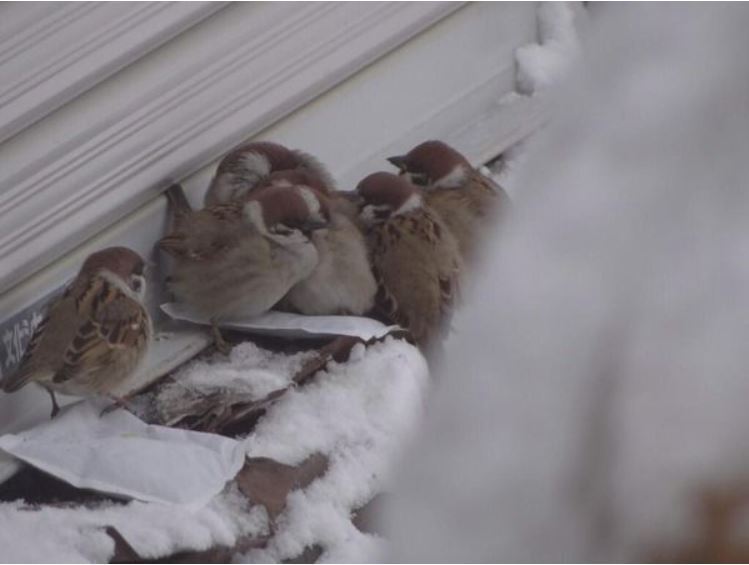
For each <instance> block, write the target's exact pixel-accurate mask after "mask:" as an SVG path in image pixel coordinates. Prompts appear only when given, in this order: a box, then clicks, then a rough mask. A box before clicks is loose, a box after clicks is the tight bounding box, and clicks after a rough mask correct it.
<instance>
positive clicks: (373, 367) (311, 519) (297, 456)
mask: <svg viewBox="0 0 749 565" xmlns="http://www.w3.org/2000/svg"><path fill="white" fill-rule="evenodd" d="M313 355H315V353H314V352H303V353H296V354H292V355H285V354H282V353H274V352H270V351H267V350H265V349H262V348H260V347H258V346H257V345H254V344H253V343H249V342H246V343H242V344H239V345H237V346H236V347H235V348H234V349H233V350H232V352H231V354H230V356H229V357H228V358H226V357H225V356H223V355H220V354H216V355H214V356H213V357H210V358H206V359H198V360H194V361H192V362H190V363H188V364H186V365H185V366H184V367H183V368H182V369H180V371H178V373H177V374H176V375H175V383H173V384H170V385H168V386H167V387H165V389H164V391H163V392H162V393H161V394H160V395H159V396H158V397H157V400H158V402H160V403H169V402H176V401H178V400H179V398H180V396H179V395H180V394H201V393H203V394H205V393H209V392H211V391H215V390H217V389H222V390H225V391H233V392H236V393H237V394H244V393H247V394H249V395H250V396H251V397H253V398H254V397H261V396H264V395H265V394H267V393H268V392H271V391H272V390H276V389H278V388H281V387H284V386H286V385H288V384H289V382H290V380H291V377H292V376H293V375H294V374H295V373H296V372H297V371H298V370H299V369H300V368H301V367H302V365H303V364H304V362H305V361H306V360H308V359H309V358H310V357H312V356H313ZM427 384H428V371H427V366H426V361H425V360H424V358H423V356H422V355H421V353H419V351H418V350H417V349H416V348H415V347H413V346H412V345H410V344H408V343H406V342H405V341H402V340H396V339H394V338H387V339H386V340H384V341H383V342H381V343H376V344H373V345H370V346H368V347H365V346H364V345H363V344H358V345H356V346H354V348H353V350H352V352H351V355H350V358H349V360H348V361H347V362H346V363H337V362H334V361H332V362H330V363H329V364H328V367H327V369H326V370H324V371H320V372H318V373H317V374H316V376H315V377H314V379H313V381H312V382H310V383H309V384H306V385H304V386H300V387H298V388H294V389H292V390H290V391H289V392H288V393H287V394H286V395H285V396H284V397H283V399H282V400H280V401H279V402H278V403H277V404H275V405H273V406H272V407H271V408H270V409H269V411H268V413H267V414H266V415H265V416H264V417H263V418H261V420H260V421H259V423H258V425H257V427H256V429H255V431H254V432H253V433H251V434H250V435H249V436H248V437H247V438H244V440H243V441H244V447H245V448H246V452H247V455H248V456H251V457H272V458H274V459H276V460H278V461H280V462H282V463H287V464H291V465H294V464H297V463H300V462H301V461H302V460H304V459H305V458H306V457H307V456H309V455H312V454H313V453H323V454H324V455H326V456H327V457H328V459H329V467H328V471H327V473H326V474H325V475H324V476H323V477H321V478H319V479H317V480H315V481H314V482H313V483H312V484H310V485H309V486H308V487H307V488H306V489H304V490H301V491H295V492H293V493H292V494H291V496H289V498H288V507H287V509H286V511H285V512H283V513H282V514H281V515H280V516H279V518H278V523H277V524H275V526H274V530H273V531H274V532H275V537H274V538H273V539H272V541H271V543H270V545H269V546H268V548H267V549H265V550H262V551H252V552H250V553H248V554H247V555H245V556H243V559H246V560H249V561H253V562H255V561H268V560H272V561H278V560H281V559H285V558H290V557H295V556H297V555H299V554H300V553H301V552H302V551H303V550H304V548H305V547H306V546H309V545H315V544H319V545H321V546H322V547H323V548H324V550H325V552H324V554H323V556H322V559H323V560H325V561H342V560H343V561H352V560H353V561H364V560H368V559H369V558H370V557H371V556H372V555H374V554H375V553H376V552H377V551H378V550H379V549H381V547H382V541H381V540H380V539H379V538H378V537H376V536H374V535H371V534H365V533H362V532H360V531H359V530H357V529H356V528H355V527H354V526H353V525H352V523H351V515H352V513H353V512H354V511H355V510H356V509H358V508H360V507H361V506H363V505H364V504H366V503H367V502H368V501H369V500H370V499H371V498H372V497H373V496H374V495H375V494H377V493H379V492H382V491H383V490H384V489H385V488H386V485H387V480H388V477H389V473H390V470H391V465H392V464H393V461H394V460H395V459H396V458H397V457H398V456H399V454H400V451H399V450H400V446H401V445H402V442H403V440H404V438H408V437H409V434H410V433H411V430H412V429H413V428H414V426H415V424H416V423H417V422H418V421H419V420H420V418H421V415H422V408H423V407H422V405H423V400H424V396H425V394H426V390H427ZM124 464H127V465H141V466H142V465H146V464H147V462H145V461H128V462H126V463H124ZM106 526H113V527H115V528H116V529H117V530H118V531H119V532H120V533H121V534H122V536H123V537H124V538H125V539H126V540H127V541H128V542H129V543H130V544H131V545H132V546H133V548H134V549H135V550H136V551H137V552H138V554H139V555H141V556H142V557H144V558H149V557H152V558H155V557H159V556H164V555H168V554H170V553H173V552H176V551H184V550H203V549H208V548H210V547H212V546H216V545H222V546H232V545H234V544H235V543H236V541H237V539H238V538H239V537H240V536H246V535H250V536H260V535H264V534H266V533H267V532H268V531H269V524H268V517H267V513H266V511H265V509H264V508H263V507H262V506H254V507H252V508H250V506H249V503H248V501H247V499H246V498H245V497H244V496H242V495H240V494H239V492H238V491H237V489H236V487H235V486H233V485H230V486H228V487H227V488H226V489H224V491H223V492H222V493H221V494H220V495H218V496H217V497H215V498H214V499H213V500H212V501H211V502H210V503H209V504H208V505H207V506H205V507H203V508H201V509H199V510H197V511H187V510H185V509H184V508H180V507H176V506H171V505H166V504H158V503H143V502H130V503H128V504H114V503H110V502H107V503H101V504H98V505H96V506H94V507H90V508H65V507H43V508H33V509H32V508H27V507H26V506H24V504H23V503H21V502H13V503H6V504H0V548H2V550H0V557H1V558H2V560H3V561H32V562H33V561H36V562H50V561H55V562H58V561H59V562H66V561H67V562H80V561H84V562H88V561H94V562H101V561H106V560H107V559H109V558H110V557H111V556H112V552H113V544H112V541H111V538H109V536H107V535H106V534H105V532H104V530H103V528H104V527H106ZM39 532H44V535H39V534H38V533H39Z"/></svg>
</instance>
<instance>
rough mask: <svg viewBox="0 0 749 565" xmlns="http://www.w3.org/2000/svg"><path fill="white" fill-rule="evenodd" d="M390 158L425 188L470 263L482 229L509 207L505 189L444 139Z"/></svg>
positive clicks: (428, 202)
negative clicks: (475, 167)
mask: <svg viewBox="0 0 749 565" xmlns="http://www.w3.org/2000/svg"><path fill="white" fill-rule="evenodd" d="M388 161H389V162H390V163H391V164H393V165H395V166H396V167H397V168H398V169H399V171H400V174H401V175H403V176H405V177H406V178H408V180H409V181H410V182H412V183H413V184H415V185H417V186H420V187H422V188H423V189H424V192H425V201H426V203H427V204H428V205H429V206H430V207H431V208H433V209H434V210H435V211H436V212H437V213H438V214H439V215H440V216H441V217H442V219H443V220H444V222H445V224H446V225H447V227H448V228H449V229H450V231H451V232H452V233H453V235H454V236H455V238H456V239H457V240H458V244H459V246H460V251H461V254H462V256H463V258H464V259H465V260H466V261H469V262H470V260H472V259H473V258H474V257H475V256H476V253H477V251H478V248H479V245H480V244H481V235H482V232H483V231H484V230H486V229H490V228H491V226H492V225H493V224H494V223H495V222H496V221H497V218H498V215H499V214H500V213H501V212H502V211H504V210H506V209H507V208H508V207H509V204H510V199H509V197H508V196H507V194H506V193H505V191H504V189H502V187H500V186H499V185H498V184H496V183H495V182H494V181H492V180H491V179H489V178H488V177H486V176H484V175H482V174H481V173H480V172H479V171H477V170H476V169H474V168H473V167H472V166H471V164H470V163H469V162H468V159H466V158H465V157H464V156H463V155H462V154H460V153H459V152H458V151H456V150H455V149H453V148H452V147H450V146H449V145H447V144H446V143H444V142H442V141H425V142H424V143H422V144H420V145H417V146H416V147H414V148H413V149H411V151H409V152H408V153H406V154H405V155H399V156H395V157H389V158H388Z"/></svg>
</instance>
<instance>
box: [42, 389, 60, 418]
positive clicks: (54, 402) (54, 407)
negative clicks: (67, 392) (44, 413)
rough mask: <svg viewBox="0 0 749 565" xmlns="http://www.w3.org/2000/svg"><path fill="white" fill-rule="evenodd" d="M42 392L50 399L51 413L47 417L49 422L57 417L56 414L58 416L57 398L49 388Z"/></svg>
mask: <svg viewBox="0 0 749 565" xmlns="http://www.w3.org/2000/svg"><path fill="white" fill-rule="evenodd" d="M44 390H46V391H47V393H48V394H49V397H50V398H51V399H52V413H51V414H50V415H49V419H50V420H51V419H52V418H54V417H55V416H57V414H59V412H60V405H59V404H57V397H55V392H54V391H53V390H52V389H51V388H47V387H46V386H45V387H44Z"/></svg>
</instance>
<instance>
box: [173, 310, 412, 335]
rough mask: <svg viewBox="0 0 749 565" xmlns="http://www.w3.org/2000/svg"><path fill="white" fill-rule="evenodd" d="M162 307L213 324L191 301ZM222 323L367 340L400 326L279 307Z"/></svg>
mask: <svg viewBox="0 0 749 565" xmlns="http://www.w3.org/2000/svg"><path fill="white" fill-rule="evenodd" d="M161 309H162V310H163V311H164V312H165V313H166V314H167V315H168V316H169V317H171V318H174V319H175V320H183V321H186V322H192V323H194V324H203V325H209V324H210V322H209V320H208V319H207V318H205V317H202V316H200V315H198V314H196V313H195V312H192V311H191V310H190V308H189V307H188V306H187V305H185V304H182V303H179V302H168V303H166V304H162V305H161ZM221 327H222V328H226V329H230V330H238V331H244V332H250V333H260V334H265V335H275V336H278V337H286V338H311V337H324V336H332V335H350V336H354V337H359V338H361V339H363V340H365V341H366V340H369V339H372V338H378V337H382V336H384V335H386V334H388V333H390V332H391V331H393V330H395V329H398V326H386V325H385V324H383V323H382V322H378V321H377V320H373V319H372V318H365V317H364V316H305V315H303V314H291V313H288V312H276V311H271V312H268V313H267V314H263V315H262V316H257V317H255V318H251V319H246V320H231V321H226V322H222V323H221Z"/></svg>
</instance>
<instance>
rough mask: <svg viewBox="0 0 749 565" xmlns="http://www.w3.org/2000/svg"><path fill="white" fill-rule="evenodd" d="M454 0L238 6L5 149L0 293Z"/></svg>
mask: <svg viewBox="0 0 749 565" xmlns="http://www.w3.org/2000/svg"><path fill="white" fill-rule="evenodd" d="M457 7H458V5H457V4H454V3H430V2H418V3H410V2H403V3H386V2H372V3H298V4H295V3H262V2H261V3H251V2H248V3H238V4H232V5H231V6H230V7H228V8H226V9H223V10H221V11H220V12H218V13H216V14H215V15H214V16H212V17H211V18H208V19H207V20H205V21H204V22H203V23H202V24H201V25H199V26H194V27H193V28H191V29H190V30H188V31H186V32H185V33H182V34H180V35H179V36H177V37H176V38H175V39H174V40H172V41H170V42H169V43H167V44H166V45H164V46H163V47H162V48H160V49H158V50H156V51H155V52H153V53H151V54H149V55H148V56H147V57H145V58H143V59H142V60H141V61H138V63H137V64H133V65H130V66H129V67H127V68H125V69H123V70H122V71H121V72H120V73H117V74H116V75H115V76H113V77H111V78H110V79H109V80H107V81H104V82H103V83H101V84H99V85H97V87H95V88H94V89H92V90H90V91H88V92H86V93H85V94H83V95H81V96H79V97H78V98H76V99H75V100H74V101H72V102H70V103H69V104H67V105H66V106H64V107H63V108H61V109H60V110H58V111H57V112H55V113H53V114H51V115H50V116H48V117H47V118H45V119H42V120H40V121H38V122H36V123H35V124H34V125H33V126H31V127H30V128H27V129H25V130H24V131H23V132H21V133H19V134H18V135H16V136H14V137H13V138H11V139H10V140H8V141H6V142H5V143H4V144H3V145H2V146H0V159H1V160H2V162H3V167H2V168H1V169H0V226H2V230H0V264H2V265H3V271H2V272H1V273H0V290H3V289H7V288H9V287H10V286H11V285H13V284H15V283H17V282H19V281H20V280H21V279H22V278H24V277H26V276H28V275H29V274H30V273H32V272H34V271H35V270H37V269H39V268H40V267H42V266H43V265H45V264H46V263H48V262H49V261H51V260H53V259H54V258H55V257H58V256H59V255H60V254H61V253H64V252H65V251H68V250H70V249H72V248H73V247H74V246H75V245H77V244H79V243H81V242H82V241H84V240H85V239H86V238H87V237H90V236H92V235H94V234H95V233H96V232H98V231H100V230H101V229H103V228H104V227H105V226H107V225H109V224H111V222H112V221H114V220H116V219H117V218H119V217H122V216H123V215H125V214H127V213H128V212H130V211H132V210H134V209H135V208H137V207H138V206H139V205H141V204H143V203H144V202H146V201H147V200H149V199H150V198H153V197H154V196H155V195H156V194H157V192H158V190H160V188H162V187H163V186H164V184H165V183H166V182H168V179H170V178H172V179H173V178H180V177H183V176H184V175H186V174H188V173H190V172H192V171H194V170H195V169H196V168H198V167H199V166H201V165H203V164H205V163H206V162H208V161H210V160H211V159H213V158H215V157H217V156H218V155H219V154H221V153H223V152H224V151H226V150H227V149H229V147H231V146H232V145H233V144H235V143H236V142H238V141H239V140H240V139H242V138H244V137H247V136H249V135H252V134H253V133H256V132H258V131H260V130H261V129H262V128H264V127H267V126H268V125H270V124H271V123H274V122H276V121H278V120H279V119H281V118H282V117H284V116H285V115H287V114H288V113H290V112H291V111H293V110H294V109H296V108H298V107H299V106H300V105H302V104H304V103H306V102H308V101H309V100H311V99H313V98H314V97H316V96H318V95H319V94H320V93H322V92H324V91H325V90H327V89H328V88H330V87H332V86H334V85H335V84H337V83H339V82H340V81H341V80H343V79H345V78H346V77H347V76H349V75H350V74H352V73H354V72H356V71H357V70H359V69H360V68H362V67H363V66H364V65H366V64H367V63H369V62H371V61H373V60H375V59H376V58H378V57H380V56H381V55H383V54H384V53H386V52H388V51H390V50H392V49H393V48H395V47H396V46H397V45H399V44H400V43H402V42H403V41H405V40H407V39H409V38H410V37H412V36H413V35H414V34H416V33H418V32H419V31H421V30H423V29H424V28H425V27H428V26H429V25H431V24H432V23H433V22H434V21H436V20H438V19H440V18H442V17H444V16H445V15H446V14H448V13H449V12H451V11H453V10H455V9H456V8H457Z"/></svg>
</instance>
